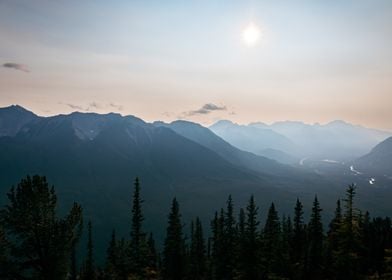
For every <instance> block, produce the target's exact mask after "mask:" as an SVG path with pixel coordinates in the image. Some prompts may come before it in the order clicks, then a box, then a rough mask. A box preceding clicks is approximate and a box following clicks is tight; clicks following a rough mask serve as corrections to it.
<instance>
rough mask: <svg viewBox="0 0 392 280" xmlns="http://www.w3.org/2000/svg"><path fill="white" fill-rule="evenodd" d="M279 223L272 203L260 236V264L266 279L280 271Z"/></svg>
mask: <svg viewBox="0 0 392 280" xmlns="http://www.w3.org/2000/svg"><path fill="white" fill-rule="evenodd" d="M280 236H281V231H280V221H279V216H278V212H277V211H276V209H275V205H274V203H272V204H271V206H270V208H269V210H268V215H267V220H266V222H265V225H264V229H263V234H262V244H263V250H262V254H263V255H262V263H263V266H264V267H263V270H264V272H265V273H267V275H269V276H268V277H274V276H276V274H277V273H279V271H280V269H281V268H280V260H281V252H280V250H279V249H280Z"/></svg>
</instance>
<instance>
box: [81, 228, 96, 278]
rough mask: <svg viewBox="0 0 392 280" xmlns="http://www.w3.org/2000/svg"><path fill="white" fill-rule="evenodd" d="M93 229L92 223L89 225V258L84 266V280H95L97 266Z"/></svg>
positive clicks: (87, 257)
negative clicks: (95, 263)
mask: <svg viewBox="0 0 392 280" xmlns="http://www.w3.org/2000/svg"><path fill="white" fill-rule="evenodd" d="M92 232H93V229H92V224H91V221H89V222H88V225H87V256H86V260H85V264H84V271H83V279H85V280H94V279H95V278H96V275H95V265H94V245H93V233H92Z"/></svg>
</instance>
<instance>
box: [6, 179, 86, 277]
mask: <svg viewBox="0 0 392 280" xmlns="http://www.w3.org/2000/svg"><path fill="white" fill-rule="evenodd" d="M8 199H9V204H8V205H7V206H6V207H5V208H4V209H3V210H1V212H0V224H1V225H2V226H3V234H4V236H5V239H6V240H7V245H8V246H9V248H10V251H9V252H10V255H11V257H12V259H13V264H14V265H15V266H16V267H17V269H16V271H15V272H16V273H17V274H18V275H15V278H22V279H23V278H25V277H27V276H29V277H31V276H34V277H35V278H36V279H42V280H52V279H59V280H61V279H65V277H66V274H67V273H68V271H69V268H70V260H71V252H72V250H73V247H74V246H75V244H76V243H77V241H78V240H79V237H80V234H81V231H82V224H83V222H82V208H81V206H80V205H78V204H76V203H74V205H73V207H72V209H71V211H70V212H69V214H68V215H66V216H65V217H64V218H58V217H57V213H56V206H57V196H56V194H55V191H54V187H51V188H50V187H49V185H48V183H47V181H46V178H45V177H41V176H38V175H35V176H33V177H30V176H27V177H26V178H24V179H22V180H21V182H20V183H19V184H18V185H17V187H16V188H15V187H12V188H11V191H10V192H9V193H8Z"/></svg>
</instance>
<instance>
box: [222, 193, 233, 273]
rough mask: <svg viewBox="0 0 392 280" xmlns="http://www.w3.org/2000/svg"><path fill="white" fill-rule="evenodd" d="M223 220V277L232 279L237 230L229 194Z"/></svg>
mask: <svg viewBox="0 0 392 280" xmlns="http://www.w3.org/2000/svg"><path fill="white" fill-rule="evenodd" d="M225 214H226V215H225V220H224V232H223V250H224V251H223V254H222V257H223V262H224V274H223V277H224V279H228V280H230V279H233V278H234V275H235V270H236V263H237V261H236V256H237V243H236V240H237V230H236V221H235V218H234V205H233V199H232V198H231V195H229V198H228V199H227V209H226V213H225Z"/></svg>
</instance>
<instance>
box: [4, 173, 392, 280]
mask: <svg viewBox="0 0 392 280" xmlns="http://www.w3.org/2000/svg"><path fill="white" fill-rule="evenodd" d="M140 190H141V185H140V182H139V179H138V178H136V179H135V182H134V190H133V197H132V209H129V219H130V220H131V228H130V229H129V235H128V236H127V237H126V238H119V237H117V235H116V229H113V231H112V232H107V235H108V236H111V239H110V242H109V244H107V254H106V256H105V258H106V261H105V263H104V264H103V265H97V262H96V261H95V254H94V248H95V246H96V244H95V243H94V224H92V223H91V221H83V211H82V206H81V205H79V204H77V203H74V205H73V207H72V208H71V209H70V210H69V212H68V214H67V215H65V216H63V217H59V216H58V214H57V209H56V207H57V196H56V194H55V190H54V187H50V185H49V183H48V182H47V181H46V178H45V177H40V176H33V177H26V178H24V179H22V180H21V182H20V183H19V184H18V185H17V186H16V187H12V188H11V190H10V191H9V193H8V204H7V205H6V206H5V207H4V208H3V209H1V211H0V249H1V251H0V277H1V279H47V280H49V279H51V280H53V279H60V280H61V279H72V280H74V279H86V280H87V279H88V280H91V279H97V280H98V279H119V280H120V279H164V280H165V279H167V280H180V279H195V280H196V279H211V280H223V279H233V280H234V279H391V277H392V226H391V219H390V218H389V217H372V216H371V215H370V214H369V213H368V212H366V211H362V210H360V209H358V208H357V207H356V203H355V190H356V188H355V185H349V186H348V188H347V190H346V193H345V198H344V199H343V200H337V203H336V210H335V215H334V218H333V219H332V220H331V221H329V223H328V226H327V227H324V226H323V210H322V198H320V201H319V198H318V197H317V196H315V197H314V201H313V205H312V211H311V213H310V217H309V221H308V222H305V220H306V218H307V217H305V215H304V210H303V205H302V203H301V201H300V199H297V202H296V204H295V205H293V213H292V215H290V216H289V215H287V216H281V215H280V214H279V212H278V211H279V210H278V209H276V207H275V204H274V203H271V205H270V207H269V210H268V213H267V216H266V218H265V219H262V217H261V216H262V213H260V212H259V207H258V205H257V202H256V201H255V198H254V196H251V197H250V198H249V201H248V204H247V206H246V207H245V208H241V209H236V207H235V203H234V198H232V197H231V196H230V195H228V199H227V202H226V207H225V208H222V209H217V211H216V212H215V213H211V222H210V223H209V224H203V223H202V222H201V220H200V219H199V218H198V217H194V219H193V220H191V221H184V220H182V216H181V207H180V201H178V200H177V199H176V198H173V200H172V203H171V207H170V211H169V213H168V216H167V227H166V235H165V240H164V244H163V246H162V248H159V247H160V246H156V245H155V241H154V238H153V236H154V233H148V232H146V231H145V230H144V222H145V216H144V213H143V204H144V201H143V198H142V197H141V195H140ZM237 213H238V214H237ZM261 220H264V222H263V223H261ZM186 223H188V224H189V225H190V227H189V228H190V231H189V232H187V231H185V227H184V224H186ZM324 224H325V223H324ZM83 225H84V226H83ZM83 227H84V229H83ZM162 230H163V229H162ZM82 231H84V232H85V234H86V235H87V246H86V248H85V249H84V250H83V251H84V252H82V254H77V252H76V248H77V244H78V242H79V240H80V236H81V234H82ZM78 255H82V256H84V257H83V258H82V259H78V258H77V256H78Z"/></svg>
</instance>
